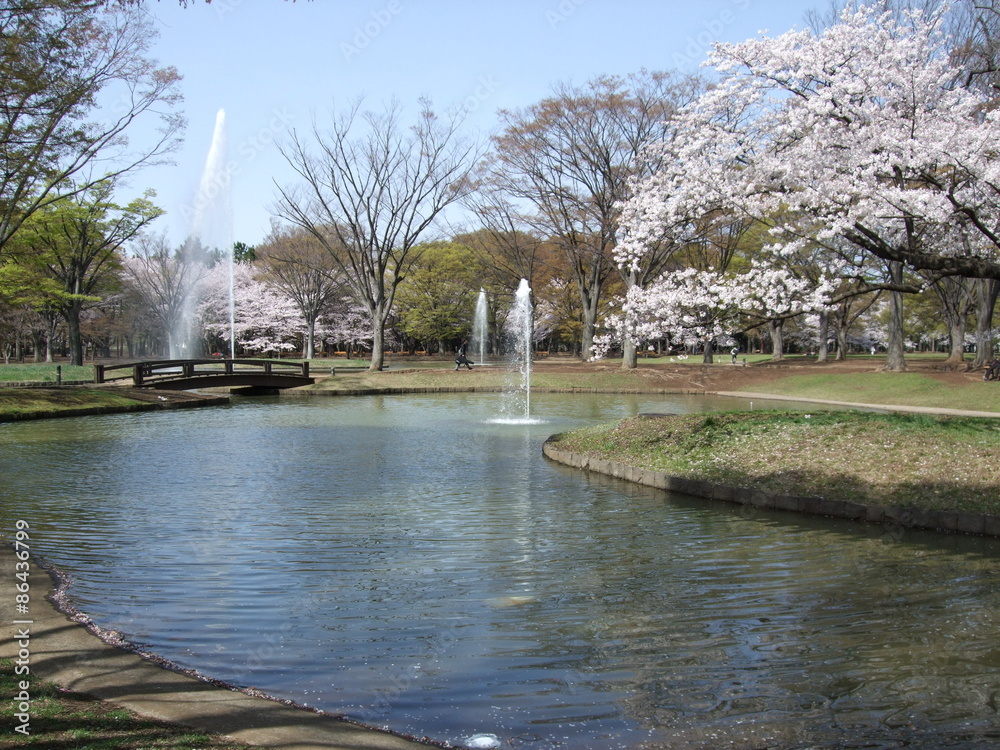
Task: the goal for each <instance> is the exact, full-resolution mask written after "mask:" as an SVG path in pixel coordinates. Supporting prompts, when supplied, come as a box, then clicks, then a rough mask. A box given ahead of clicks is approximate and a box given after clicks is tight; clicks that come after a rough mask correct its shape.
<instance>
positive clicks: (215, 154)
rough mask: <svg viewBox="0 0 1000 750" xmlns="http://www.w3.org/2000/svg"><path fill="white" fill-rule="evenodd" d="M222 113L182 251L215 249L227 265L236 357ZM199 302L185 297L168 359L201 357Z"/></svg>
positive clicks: (221, 112) (231, 343) (200, 259)
mask: <svg viewBox="0 0 1000 750" xmlns="http://www.w3.org/2000/svg"><path fill="white" fill-rule="evenodd" d="M226 141H227V137H226V111H225V110H224V109H220V110H219V111H218V112H217V113H216V115H215V129H214V130H213V132H212V144H211V146H210V147H209V149H208V156H206V158H205V167H204V169H203V170H202V174H201V180H200V182H199V183H198V193H197V195H196V196H195V200H194V204H193V207H192V210H191V211H190V222H191V226H190V231H189V234H188V239H187V242H186V244H185V252H187V253H189V254H191V255H192V256H195V255H203V254H204V251H205V250H211V249H213V248H214V249H216V250H218V251H219V252H220V253H221V254H222V257H223V262H225V263H227V264H228V268H227V270H228V275H229V350H230V351H229V354H230V357H235V356H236V337H235V328H236V299H235V295H234V291H233V286H234V284H233V210H232V200H231V195H232V184H231V175H230V171H229V164H228V157H227V143H226ZM188 260H189V262H204V258H203V257H198V258H189V259H188ZM198 302H199V300H198V299H197V298H196V296H195V295H194V294H191V295H188V297H187V299H186V301H185V307H184V310H183V311H182V313H181V315H180V316H179V320H178V321H177V322H176V323H175V325H174V330H173V331H172V332H171V335H170V358H171V359H184V358H187V357H193V356H198V355H200V354H201V346H200V344H199V343H198V342H199V338H200V337H199V336H198V332H197V331H195V328H194V323H195V319H196V317H197V315H196V311H197V307H198Z"/></svg>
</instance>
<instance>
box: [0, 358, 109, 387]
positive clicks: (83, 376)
mask: <svg viewBox="0 0 1000 750" xmlns="http://www.w3.org/2000/svg"><path fill="white" fill-rule="evenodd" d="M59 367H61V368H62V379H63V380H64V381H68V380H85V381H87V382H92V381H93V380H94V368H93V366H92V365H82V366H80V365H67V364H61V365H57V364H52V363H48V362H39V363H31V364H28V363H25V364H11V365H5V364H0V383H55V382H56V379H57V369H56V368H59Z"/></svg>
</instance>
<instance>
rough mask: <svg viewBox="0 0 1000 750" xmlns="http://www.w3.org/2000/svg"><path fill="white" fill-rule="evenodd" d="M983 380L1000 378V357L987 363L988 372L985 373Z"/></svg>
mask: <svg viewBox="0 0 1000 750" xmlns="http://www.w3.org/2000/svg"><path fill="white" fill-rule="evenodd" d="M983 380H1000V359H994V360H993V361H992V362H990V363H989V364H988V365H986V372H985V373H983Z"/></svg>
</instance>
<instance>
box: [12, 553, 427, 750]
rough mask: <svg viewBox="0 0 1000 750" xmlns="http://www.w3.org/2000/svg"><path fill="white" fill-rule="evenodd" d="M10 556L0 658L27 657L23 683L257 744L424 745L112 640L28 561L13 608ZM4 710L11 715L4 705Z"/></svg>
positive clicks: (354, 749) (385, 749)
mask: <svg viewBox="0 0 1000 750" xmlns="http://www.w3.org/2000/svg"><path fill="white" fill-rule="evenodd" d="M16 562H17V557H16V555H15V552H14V550H13V549H12V548H11V547H10V546H9V545H8V544H2V545H0V576H2V580H0V602H2V603H0V611H2V612H3V613H4V617H3V620H4V622H3V623H2V626H0V627H2V628H3V637H2V639H0V658H5V659H12V660H15V662H17V660H18V659H20V660H21V661H24V662H26V663H27V664H28V666H29V668H30V670H31V671H30V675H29V676H28V678H27V679H28V680H29V681H30V680H31V679H37V678H42V679H45V680H48V681H50V682H53V683H55V684H56V685H59V686H60V687H63V688H66V689H69V690H73V691H76V692H80V693H86V694H87V695H91V696H93V697H95V698H100V699H102V700H107V701H111V702H113V703H116V704H118V705H120V706H123V707H125V708H128V709H131V710H133V711H135V712H136V713H139V714H142V715H143V716H148V717H150V718H154V719H159V720H162V721H168V722H172V723H175V724H180V725H183V726H187V727H191V728H193V729H196V730H198V731H202V732H208V733H214V734H223V735H227V736H229V737H232V738H233V739H235V740H238V741H239V742H243V743H246V744H249V745H259V746H261V747H270V748H280V749H281V750H331V749H333V750H341V749H342V750H416V748H426V747H428V745H426V744H423V743H418V742H414V741H410V740H407V739H404V738H402V737H398V736H396V735H393V734H389V733H387V732H380V731H377V730H374V729H368V728H366V727H362V726H359V725H357V724H353V723H351V722H348V721H344V720H342V719H338V718H336V717H332V716H326V715H322V714H318V713H314V712H312V711H310V710H308V709H302V708H295V707H293V706H288V705H285V704H283V703H279V702H278V701H274V700H269V699H267V698H258V697H254V696H251V695H247V694H246V693H242V692H239V691H237V690H230V689H228V688H225V687H219V686H216V685H212V684H210V683H208V682H204V681H202V680H199V679H196V678H194V677H189V676H187V675H184V674H181V673H180V672H176V671H173V670H171V669H165V668H163V667H162V666H160V665H159V664H156V663H154V662H153V661H150V660H148V659H145V658H143V657H141V656H139V655H137V654H134V653H131V652H129V651H124V650H122V649H119V648H116V647H114V646H110V645H108V644H107V643H105V642H104V641H102V640H101V639H100V638H98V637H97V636H96V635H94V634H92V633H91V632H90V631H89V630H87V629H86V628H85V627H84V626H83V625H81V624H79V623H77V622H74V621H73V620H71V619H70V618H69V617H67V616H66V615H65V614H63V613H62V612H60V611H59V610H58V609H57V608H56V607H55V605H54V604H53V603H52V602H51V601H49V599H48V598H43V597H45V596H46V595H47V594H51V593H52V590H53V589H54V584H53V580H52V578H51V576H50V575H49V574H48V572H46V571H45V570H43V569H41V568H39V567H38V566H37V565H35V564H34V563H32V564H31V567H30V577H29V581H30V592H29V593H30V603H29V609H28V612H27V613H26V614H15V612H14V607H15V605H14V603H15V601H16V600H15V598H14V597H15V594H16V591H15V588H14V586H15V583H17V579H15V577H14V574H15V571H16V567H15V563H16ZM26 633H27V637H25V634H26ZM22 648H24V649H25V650H27V651H28V652H29V655H27V657H26V658H22V657H25V654H24V653H20V656H19V652H21V649H22ZM19 679H24V678H19ZM28 692H29V694H30V689H29V691H28ZM6 713H7V717H8V718H10V713H11V711H10V707H9V706H8V707H7V709H6ZM8 726H10V723H9V722H8Z"/></svg>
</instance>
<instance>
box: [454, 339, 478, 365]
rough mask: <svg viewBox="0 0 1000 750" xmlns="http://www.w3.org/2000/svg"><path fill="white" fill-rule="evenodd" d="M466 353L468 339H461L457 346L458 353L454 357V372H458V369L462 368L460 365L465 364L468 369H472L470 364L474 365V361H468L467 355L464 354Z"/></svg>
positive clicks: (467, 351) (467, 350)
mask: <svg viewBox="0 0 1000 750" xmlns="http://www.w3.org/2000/svg"><path fill="white" fill-rule="evenodd" d="M468 353H469V340H468V339H462V343H461V344H459V346H458V355H457V356H456V357H455V372H458V371H459V370H460V369H462V365H465V366H466V367H468V368H469V369H470V370H471V369H472V365H474V364H475V363H474V362H470V361H469V358H468V356H466V355H467V354H468Z"/></svg>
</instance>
